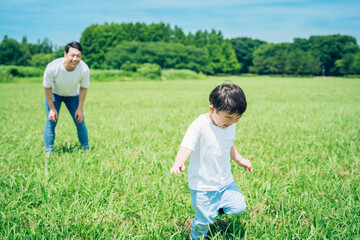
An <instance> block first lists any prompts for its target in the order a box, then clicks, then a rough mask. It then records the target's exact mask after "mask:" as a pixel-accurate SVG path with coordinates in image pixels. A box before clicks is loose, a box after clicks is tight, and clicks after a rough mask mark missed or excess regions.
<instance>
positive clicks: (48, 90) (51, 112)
mask: <svg viewBox="0 0 360 240" xmlns="http://www.w3.org/2000/svg"><path fill="white" fill-rule="evenodd" d="M45 96H46V101H47V103H48V105H49V108H50V110H49V115H48V118H49V119H50V121H52V122H56V120H57V118H58V112H57V111H56V109H55V106H54V101H53V93H52V88H45Z"/></svg>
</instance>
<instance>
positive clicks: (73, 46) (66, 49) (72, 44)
mask: <svg viewBox="0 0 360 240" xmlns="http://www.w3.org/2000/svg"><path fill="white" fill-rule="evenodd" d="M71 47H72V48H76V49H77V50H79V51H80V52H82V51H83V49H82V46H81V44H80V43H78V42H71V43H68V44H66V46H65V52H66V53H69V49H70V48H71Z"/></svg>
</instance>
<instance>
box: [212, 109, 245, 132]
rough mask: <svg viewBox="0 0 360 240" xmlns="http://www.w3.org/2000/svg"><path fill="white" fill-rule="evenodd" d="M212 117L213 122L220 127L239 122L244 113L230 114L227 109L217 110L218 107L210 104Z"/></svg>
mask: <svg viewBox="0 0 360 240" xmlns="http://www.w3.org/2000/svg"><path fill="white" fill-rule="evenodd" d="M209 110H210V119H211V122H212V123H213V124H214V125H215V126H218V127H220V128H227V127H229V126H230V125H232V124H234V123H237V122H238V121H239V120H240V118H241V116H242V115H238V114H230V113H229V112H226V111H216V109H215V108H214V107H213V106H212V105H210V106H209Z"/></svg>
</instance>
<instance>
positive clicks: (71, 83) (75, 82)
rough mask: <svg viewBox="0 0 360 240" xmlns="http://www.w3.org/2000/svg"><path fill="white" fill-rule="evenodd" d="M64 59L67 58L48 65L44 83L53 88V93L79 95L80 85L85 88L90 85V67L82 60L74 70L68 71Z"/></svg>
mask: <svg viewBox="0 0 360 240" xmlns="http://www.w3.org/2000/svg"><path fill="white" fill-rule="evenodd" d="M64 61H65V58H58V59H55V60H54V61H52V62H51V63H49V64H48V65H47V67H46V69H45V72H44V80H43V85H44V87H46V88H52V91H53V93H55V94H57V95H60V96H66V97H67V96H77V95H79V85H80V86H81V87H83V88H88V87H89V86H90V70H89V67H88V66H87V64H86V63H85V62H84V61H82V60H81V61H80V63H79V64H78V65H77V66H76V68H75V69H74V71H72V72H68V71H67V70H66V69H65V66H64Z"/></svg>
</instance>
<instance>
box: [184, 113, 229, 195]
mask: <svg viewBox="0 0 360 240" xmlns="http://www.w3.org/2000/svg"><path fill="white" fill-rule="evenodd" d="M235 135H236V124H232V125H230V126H229V127H227V128H225V129H222V128H220V127H217V126H215V125H213V124H212V123H211V120H210V118H209V114H208V113H206V114H202V115H200V116H199V117H198V118H197V119H195V120H194V122H192V123H191V124H190V126H189V128H188V129H187V131H186V134H185V136H184V139H183V141H182V143H181V146H183V147H186V148H188V149H190V150H192V151H193V153H192V154H191V157H190V163H189V187H190V188H191V189H194V190H198V191H217V190H219V189H221V188H222V187H225V186H227V185H229V184H230V183H232V182H233V181H234V179H233V176H232V174H231V166H230V149H231V147H232V146H233V143H234V140H235Z"/></svg>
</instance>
